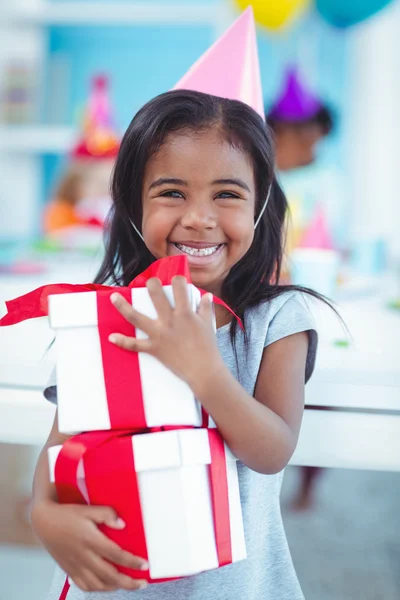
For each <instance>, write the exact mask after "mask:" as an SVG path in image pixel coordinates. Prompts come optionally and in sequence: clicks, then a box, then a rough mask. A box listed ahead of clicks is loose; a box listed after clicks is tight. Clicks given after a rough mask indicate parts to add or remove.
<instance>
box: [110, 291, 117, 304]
mask: <svg viewBox="0 0 400 600" xmlns="http://www.w3.org/2000/svg"><path fill="white" fill-rule="evenodd" d="M110 300H111V302H112V303H113V304H115V302H116V301H117V300H118V294H117V293H116V292H114V293H113V294H111V296H110Z"/></svg>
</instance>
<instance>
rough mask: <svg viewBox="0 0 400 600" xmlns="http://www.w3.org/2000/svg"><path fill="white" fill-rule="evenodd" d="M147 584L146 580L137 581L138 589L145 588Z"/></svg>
mask: <svg viewBox="0 0 400 600" xmlns="http://www.w3.org/2000/svg"><path fill="white" fill-rule="evenodd" d="M148 585H149V584H148V583H147V581H140V582H139V589H141V590H143V589H144V588H147V586H148Z"/></svg>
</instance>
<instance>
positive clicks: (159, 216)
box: [142, 129, 255, 295]
mask: <svg viewBox="0 0 400 600" xmlns="http://www.w3.org/2000/svg"><path fill="white" fill-rule="evenodd" d="M254 212H255V181H254V172H253V166H252V164H251V162H250V159H249V157H248V156H247V155H246V154H245V153H244V152H243V151H241V150H240V149H237V148H234V147H232V146H231V145H230V144H229V143H228V142H227V141H226V140H225V139H224V137H223V134H222V133H221V132H220V131H219V130H215V129H214V130H213V129H210V130H208V131H205V132H198V133H196V132H182V133H177V134H173V135H170V136H169V137H168V138H167V139H166V141H165V143H164V144H163V146H162V147H161V148H160V150H159V151H158V152H156V153H155V154H153V156H152V157H151V158H150V160H149V161H148V163H147V165H146V170H145V176H144V183H143V222H142V234H143V237H144V240H145V243H146V246H147V247H148V249H149V250H150V252H151V253H152V254H153V256H155V257H156V258H162V257H165V256H175V255H178V254H184V255H186V256H187V257H188V260H189V265H190V272H191V276H192V281H193V283H194V284H195V285H197V286H198V287H201V288H204V289H205V290H207V291H210V292H213V293H214V294H217V295H218V294H220V292H221V287H222V283H223V281H224V279H225V278H226V276H227V275H228V273H229V271H230V270H231V268H232V267H233V266H234V265H235V264H236V263H237V262H238V261H239V260H240V259H241V258H242V257H243V256H244V255H245V254H246V252H247V251H248V249H249V248H250V246H251V244H252V241H253V236H254Z"/></svg>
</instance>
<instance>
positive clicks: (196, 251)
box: [175, 244, 220, 256]
mask: <svg viewBox="0 0 400 600" xmlns="http://www.w3.org/2000/svg"><path fill="white" fill-rule="evenodd" d="M175 246H176V247H177V248H178V250H180V251H181V252H185V254H190V256H210V254H214V252H216V251H217V250H218V248H219V247H220V244H219V245H218V246H211V247H210V248H192V247H191V246H184V245H183V244H175Z"/></svg>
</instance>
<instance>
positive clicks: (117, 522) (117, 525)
mask: <svg viewBox="0 0 400 600" xmlns="http://www.w3.org/2000/svg"><path fill="white" fill-rule="evenodd" d="M105 525H107V527H112V529H124V528H125V527H126V523H125V521H124V520H123V519H121V518H120V517H118V518H117V519H113V520H112V521H105Z"/></svg>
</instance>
